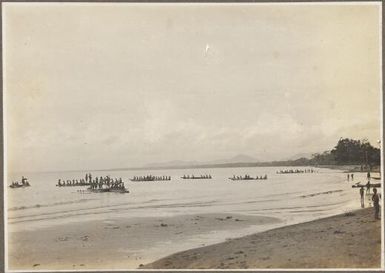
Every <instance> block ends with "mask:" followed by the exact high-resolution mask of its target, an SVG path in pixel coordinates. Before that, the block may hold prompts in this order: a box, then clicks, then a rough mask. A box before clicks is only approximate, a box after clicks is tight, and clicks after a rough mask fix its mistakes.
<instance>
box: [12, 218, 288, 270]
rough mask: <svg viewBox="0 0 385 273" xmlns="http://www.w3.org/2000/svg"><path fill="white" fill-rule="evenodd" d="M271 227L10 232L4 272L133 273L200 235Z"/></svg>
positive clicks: (120, 226)
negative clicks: (107, 272) (108, 272)
mask: <svg viewBox="0 0 385 273" xmlns="http://www.w3.org/2000/svg"><path fill="white" fill-rule="evenodd" d="M276 224H281V223H280V221H279V220H278V219H276V218H272V217H261V216H244V215H236V214H201V215H185V216H175V217H158V218H130V219H124V218H119V219H110V220H104V221H102V220H101V221H86V222H78V223H68V224H66V225H60V226H54V227H49V228H41V229H39V230H33V231H24V232H19V231H18V232H10V233H9V237H8V238H9V242H8V245H9V255H8V256H9V269H12V270H17V269H20V270H25V269H39V270H47V269H48V270H49V269H128V268H131V269H135V268H138V267H139V266H140V264H145V263H149V262H152V261H154V260H156V259H159V258H161V257H164V256H165V255H170V254H172V253H175V252H178V251H182V250H185V249H189V248H192V247H198V246H202V244H201V243H202V241H200V242H199V243H198V242H194V241H192V242H191V240H194V239H195V238H197V237H199V236H202V234H203V235H205V236H206V237H207V238H210V240H212V239H213V237H214V238H215V236H216V233H215V232H218V231H226V230H227V231H229V230H230V231H231V230H233V231H234V230H237V231H238V230H239V229H243V228H247V227H250V226H254V225H260V226H266V225H276ZM10 230H12V226H11V227H10ZM213 232H214V233H213ZM223 240H224V238H218V239H216V240H213V241H212V243H214V242H220V241H223ZM206 243H209V242H206Z"/></svg>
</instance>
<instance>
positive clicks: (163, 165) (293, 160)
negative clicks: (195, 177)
mask: <svg viewBox="0 0 385 273" xmlns="http://www.w3.org/2000/svg"><path fill="white" fill-rule="evenodd" d="M309 155H311V154H297V155H295V156H292V157H290V158H288V159H285V160H281V161H260V160H258V159H257V158H255V157H252V156H249V155H244V154H239V155H236V156H234V157H231V158H227V159H219V160H212V161H206V162H200V161H183V160H173V161H167V162H157V163H151V164H147V165H144V166H142V167H128V168H113V169H103V170H99V171H107V170H108V171H111V170H114V171H117V170H162V169H163V170H164V169H194V168H201V169H203V168H237V167H268V166H303V165H307V164H308V163H309V159H306V158H308V157H310V156H309Z"/></svg>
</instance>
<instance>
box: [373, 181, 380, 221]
mask: <svg viewBox="0 0 385 273" xmlns="http://www.w3.org/2000/svg"><path fill="white" fill-rule="evenodd" d="M372 201H373V206H374V219H376V220H379V219H380V217H379V214H380V196H379V195H378V194H377V189H376V188H373V196H372Z"/></svg>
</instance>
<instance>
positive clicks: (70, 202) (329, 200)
mask: <svg viewBox="0 0 385 273" xmlns="http://www.w3.org/2000/svg"><path fill="white" fill-rule="evenodd" d="M304 168H305V167H304ZM277 170H280V168H279V167H263V168H261V167H255V168H223V169H195V170H194V169H189V170H149V171H98V172H93V175H94V176H106V175H110V176H111V177H122V179H123V181H124V182H125V185H126V187H128V189H129V190H130V193H129V194H120V193H87V192H79V191H78V190H80V189H85V187H56V184H57V180H58V179H59V178H60V179H62V180H63V179H64V180H67V179H71V180H72V179H80V178H83V177H84V176H85V174H86V172H62V173H59V172H58V173H31V174H25V173H24V174H11V175H9V179H8V182H9V181H12V180H17V179H19V178H20V177H21V175H25V176H27V177H28V179H29V181H30V183H31V185H32V187H29V188H22V189H21V188H20V189H10V188H8V189H7V191H8V223H9V231H20V230H31V229H37V228H40V227H46V226H53V225H60V224H62V223H68V222H71V221H72V222H73V221H76V222H79V221H89V220H95V219H104V220H109V219H114V218H118V217H125V218H127V217H155V216H156V217H159V216H174V215H184V214H200V213H223V212H226V213H238V214H247V215H264V216H272V217H277V218H280V219H282V220H283V221H285V222H286V223H294V222H301V221H306V220H311V219H315V218H319V217H324V216H328V215H333V214H337V213H340V212H345V211H347V210H349V209H358V208H359V205H360V202H359V193H358V190H356V189H352V188H351V185H352V183H355V182H359V181H361V182H365V174H360V173H357V174H355V179H354V181H353V182H352V181H350V182H347V181H346V174H344V173H342V172H341V171H338V170H329V169H315V170H317V172H316V173H300V174H276V171H277ZM187 173H188V174H194V175H197V176H198V175H201V174H210V175H211V176H212V179H210V180H199V179H197V180H184V179H182V178H181V176H183V175H184V174H187ZM147 174H151V175H155V176H164V175H168V176H171V181H160V182H131V181H129V178H132V177H134V176H143V175H147ZM245 174H249V175H250V176H257V175H258V176H261V175H265V174H267V176H268V179H267V180H251V181H231V180H229V179H228V178H229V177H232V176H233V175H245ZM8 184H9V183H8Z"/></svg>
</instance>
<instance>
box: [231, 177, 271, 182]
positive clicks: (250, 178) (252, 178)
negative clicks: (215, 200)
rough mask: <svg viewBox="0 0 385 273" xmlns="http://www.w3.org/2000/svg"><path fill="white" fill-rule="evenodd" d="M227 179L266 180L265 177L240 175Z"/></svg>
mask: <svg viewBox="0 0 385 273" xmlns="http://www.w3.org/2000/svg"><path fill="white" fill-rule="evenodd" d="M229 179H230V180H233V181H241V180H267V178H258V177H241V178H237V177H235V178H234V177H229Z"/></svg>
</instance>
